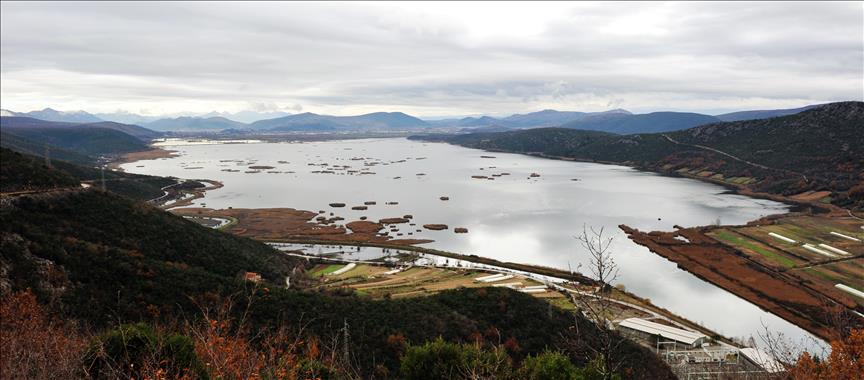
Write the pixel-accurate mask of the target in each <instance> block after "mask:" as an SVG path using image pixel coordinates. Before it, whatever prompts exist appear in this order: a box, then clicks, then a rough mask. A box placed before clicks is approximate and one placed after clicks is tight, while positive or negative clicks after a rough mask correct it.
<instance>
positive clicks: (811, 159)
mask: <svg viewBox="0 0 864 380" xmlns="http://www.w3.org/2000/svg"><path fill="white" fill-rule="evenodd" d="M415 138H420V139H431V140H439V141H446V142H450V143H454V144H458V145H464V146H469V147H474V148H480V149H490V150H501V151H509V152H519V153H537V154H543V155H549V156H559V157H567V158H575V159H581V160H593V161H606V162H616V163H624V164H629V165H633V166H636V167H639V168H643V169H647V170H653V171H658V172H664V173H682V174H689V175H693V176H699V177H705V178H707V177H712V178H713V179H715V180H718V181H721V182H724V183H728V184H730V185H742V184H746V186H747V187H749V188H751V189H753V190H756V191H764V192H769V193H775V194H783V195H793V194H796V193H801V192H805V191H822V190H826V191H829V192H831V197H830V198H828V199H826V201H830V202H832V203H834V204H837V205H840V206H844V207H852V208H854V209H857V210H861V209H864V177H862V175H864V174H862V173H864V148H862V147H864V103H862V102H841V103H832V104H828V105H824V106H820V107H817V108H814V109H811V110H808V111H804V112H801V113H798V114H794V115H789V116H784V117H777V118H771V119H763V120H747V121H738V122H726V123H722V122H721V123H713V124H708V125H703V126H699V127H695V128H690V129H687V130H682V131H677V132H670V133H667V134H662V133H653V134H634V135H625V136H621V135H614V134H609V133H603V132H592V131H582V130H572V129H562V128H547V129H536V130H526V131H513V132H503V133H497V134H468V135H437V136H427V137H423V136H420V137H415ZM721 152H722V153H721ZM724 153H725V154H724Z"/></svg>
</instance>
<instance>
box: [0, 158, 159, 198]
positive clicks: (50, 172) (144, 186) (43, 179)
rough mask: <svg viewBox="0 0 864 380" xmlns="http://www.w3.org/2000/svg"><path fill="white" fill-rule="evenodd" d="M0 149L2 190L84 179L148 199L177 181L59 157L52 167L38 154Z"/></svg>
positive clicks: (61, 185)
mask: <svg viewBox="0 0 864 380" xmlns="http://www.w3.org/2000/svg"><path fill="white" fill-rule="evenodd" d="M16 148H17V147H16ZM0 150H2V154H3V163H2V177H3V186H2V189H3V190H2V191H3V192H13V191H29V190H44V189H52V188H68V187H80V186H81V183H87V184H89V185H91V186H95V187H100V188H101V186H102V184H103V183H104V185H105V190H107V191H110V192H112V193H116V194H120V195H123V196H126V197H129V198H132V199H139V200H148V199H153V198H156V197H159V196H161V195H162V194H163V191H162V188H163V187H165V186H168V185H171V184H174V183H176V180H175V179H172V178H166V177H156V176H148V175H140V174H131V173H124V172H118V171H111V170H105V171H104V172H103V171H102V170H100V169H99V168H96V167H94V166H93V165H92V164H90V165H86V164H85V165H79V164H74V163H71V162H65V161H62V160H58V159H51V160H49V161H50V167H49V166H48V165H49V162H46V160H45V158H44V157H35V156H31V155H28V154H23V153H19V152H15V151H13V150H10V149H6V148H0ZM86 158H88V159H91V158H89V157H86ZM91 160H92V159H91ZM103 179H104V181H103Z"/></svg>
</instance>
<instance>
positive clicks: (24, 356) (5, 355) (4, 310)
mask: <svg viewBox="0 0 864 380" xmlns="http://www.w3.org/2000/svg"><path fill="white" fill-rule="evenodd" d="M86 345H87V338H86V337H85V336H84V335H82V334H79V333H78V332H77V331H75V330H74V329H72V328H71V327H70V326H68V325H66V324H64V323H62V322H61V321H59V320H57V319H55V318H53V317H51V316H49V315H48V314H47V313H46V312H45V310H44V309H43V308H42V307H41V306H40V305H39V303H38V302H37V301H36V296H35V295H33V293H32V292H31V291H29V290H26V291H22V292H18V293H14V294H12V295H10V296H9V297H7V298H4V299H3V300H2V301H0V367H2V371H0V378H2V379H70V378H75V377H78V376H79V375H78V374H79V373H80V372H79V371H80V367H79V363H80V362H79V360H80V359H81V355H82V354H83V353H84V350H85V349H86Z"/></svg>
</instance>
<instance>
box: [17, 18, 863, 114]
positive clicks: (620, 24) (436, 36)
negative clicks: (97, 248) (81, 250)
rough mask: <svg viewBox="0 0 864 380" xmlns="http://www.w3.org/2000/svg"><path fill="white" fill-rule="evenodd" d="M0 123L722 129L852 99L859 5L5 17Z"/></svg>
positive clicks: (859, 89) (859, 72)
mask: <svg viewBox="0 0 864 380" xmlns="http://www.w3.org/2000/svg"><path fill="white" fill-rule="evenodd" d="M0 7H2V9H0V10H2V12H0V18H2V20H0V29H2V34H0V42H2V44H0V63H2V65H0V66H2V69H0V75H2V78H0V79H2V84H0V96H2V107H3V108H7V109H14V110H18V111H27V110H31V109H37V108H43V107H46V106H51V107H54V108H58V109H67V110H71V109H84V110H87V111H91V112H113V111H116V110H125V111H130V112H139V113H147V114H178V113H196V112H197V113H204V112H209V111H222V112H237V111H241V110H268V111H286V112H298V111H300V110H302V111H310V112H319V113H329V114H337V115H347V114H358V113H364V112H374V111H403V112H407V113H412V114H416V115H420V116H427V117H431V116H443V115H467V114H490V115H506V114H511V113H520V112H530V111H536V110H541V109H547V108H555V109H560V110H579V111H602V110H606V109H610V108H627V109H630V110H632V111H636V112H648V111H656V110H685V111H696V112H707V113H719V112H724V111H731V110H741V109H754V108H782V107H797V106H801V105H805V104H812V103H821V102H828V101H838V100H862V98H864V3H860V2H857V3H854V2H853V3H798V2H795V3H774V2H771V3H767V2H766V3H695V4H690V3H497V4H496V3H275V2H263V3H227V2H213V3H201V2H192V3H174V2H164V3H162V2H160V3H125V2H123V3H102V2H98V3H95V2H94V3H67V2H62V3H60V2H58V3H29V2H28V3H12V2H3V3H2V6H0Z"/></svg>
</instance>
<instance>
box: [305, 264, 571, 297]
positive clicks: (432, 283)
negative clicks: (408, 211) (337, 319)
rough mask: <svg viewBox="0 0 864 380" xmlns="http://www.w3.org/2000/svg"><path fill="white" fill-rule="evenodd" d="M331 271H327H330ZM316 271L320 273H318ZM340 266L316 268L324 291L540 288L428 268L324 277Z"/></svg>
mask: <svg viewBox="0 0 864 380" xmlns="http://www.w3.org/2000/svg"><path fill="white" fill-rule="evenodd" d="M334 266H335V268H331V267H334ZM319 267H320V269H319ZM342 267H344V265H341V264H338V265H319V266H318V267H316V268H315V269H316V270H317V271H313V272H312V274H313V275H318V276H321V277H322V279H323V285H322V286H324V287H326V288H339V287H347V288H351V289H353V290H354V291H356V292H357V293H359V294H361V295H365V296H368V297H372V298H402V297H416V296H425V295H431V294H435V293H439V292H442V291H445V290H449V289H456V288H460V287H466V288H475V287H492V286H496V285H498V286H502V285H510V286H512V287H514V288H520V287H526V286H539V285H543V284H542V283H540V282H537V281H535V280H532V279H529V278H525V277H520V276H516V277H513V278H508V279H504V280H501V281H494V282H479V281H476V280H475V279H476V278H478V277H482V276H488V275H489V273H487V272H483V271H479V270H464V269H442V268H428V267H411V268H407V269H405V270H402V271H399V272H396V273H391V271H392V269H391V268H388V267H385V266H377V265H371V264H359V265H357V266H356V267H354V268H353V269H351V270H349V271H347V272H345V273H342V274H338V275H328V274H329V273H333V272H335V271H336V270H338V269H339V268H342ZM532 295H533V296H535V297H538V298H564V295H563V294H561V293H559V292H557V291H554V290H547V291H545V292H538V293H532Z"/></svg>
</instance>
